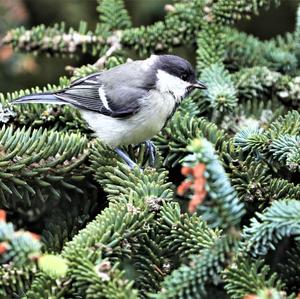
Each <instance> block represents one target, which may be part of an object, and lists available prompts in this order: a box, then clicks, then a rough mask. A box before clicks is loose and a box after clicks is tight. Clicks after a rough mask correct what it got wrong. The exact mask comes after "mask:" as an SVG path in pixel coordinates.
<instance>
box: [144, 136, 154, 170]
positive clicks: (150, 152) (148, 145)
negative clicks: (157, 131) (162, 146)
mask: <svg viewBox="0 0 300 299" xmlns="http://www.w3.org/2000/svg"><path fill="white" fill-rule="evenodd" d="M145 144H146V149H147V153H148V155H149V165H150V166H151V167H153V166H154V163H155V156H156V150H155V145H154V144H153V142H152V141H151V140H147V141H145Z"/></svg>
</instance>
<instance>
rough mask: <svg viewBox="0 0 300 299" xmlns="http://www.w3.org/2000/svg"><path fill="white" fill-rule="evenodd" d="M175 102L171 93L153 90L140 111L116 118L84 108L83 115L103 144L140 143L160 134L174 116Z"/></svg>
mask: <svg viewBox="0 0 300 299" xmlns="http://www.w3.org/2000/svg"><path fill="white" fill-rule="evenodd" d="M175 103H176V102H175V100H174V97H173V96H172V95H171V94H170V93H160V92H158V91H157V90H152V91H150V92H149V95H148V96H147V97H146V98H144V99H141V103H140V106H141V108H140V110H139V111H138V112H137V113H136V114H134V115H132V116H129V117H126V118H113V117H110V116H106V115H102V114H98V113H95V112H90V111H82V114H83V117H84V118H85V120H86V121H87V122H88V124H89V125H90V127H91V128H92V129H93V130H94V131H95V132H96V135H97V136H98V137H99V138H100V139H101V140H102V141H103V142H104V143H106V144H108V145H110V146H113V147H117V146H120V145H128V144H138V143H140V142H143V141H145V140H148V139H150V138H152V137H153V136H154V135H156V134H157V133H159V131H160V130H161V129H162V128H163V127H164V125H165V123H166V121H167V120H168V119H169V117H170V115H172V113H173V111H174V109H175Z"/></svg>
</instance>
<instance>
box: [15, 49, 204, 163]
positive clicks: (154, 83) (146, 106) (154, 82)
mask: <svg viewBox="0 0 300 299" xmlns="http://www.w3.org/2000/svg"><path fill="white" fill-rule="evenodd" d="M195 88H199V89H205V88H206V86H205V84H204V83H203V82H201V81H198V80H197V79H196V74H195V71H194V69H193V67H192V65H191V64H190V63H189V62H188V61H187V60H185V59H183V58H181V57H178V56H175V55H151V56H150V58H148V59H145V60H137V61H132V62H127V63H124V64H122V65H119V66H116V67H114V68H112V69H109V70H107V71H102V72H98V73H94V74H91V75H88V76H86V77H83V78H80V79H78V80H75V81H73V82H71V84H70V86H69V87H67V88H64V89H62V90H59V91H56V92H53V93H52V92H47V93H38V94H32V95H28V96H23V97H21V98H18V99H16V100H15V101H13V102H12V103H13V104H26V103H45V104H59V105H71V106H73V107H75V108H78V109H79V110H80V112H81V115H82V116H83V118H84V119H85V121H86V122H87V123H88V125H89V126H90V128H91V129H92V130H93V131H95V133H96V136H97V137H99V138H100V140H101V141H102V142H103V143H105V144H107V145H110V146H112V147H113V148H115V150H116V152H117V153H118V154H119V155H120V156H121V157H122V158H123V159H124V160H125V161H126V162H127V164H128V165H129V166H130V167H133V166H134V165H135V164H133V162H132V161H131V160H130V158H129V157H128V156H127V155H126V154H125V153H124V152H123V151H122V150H121V149H119V148H118V147H119V146H121V145H129V144H139V143H141V142H144V141H146V142H147V141H148V140H149V139H150V138H151V137H153V136H154V135H156V134H157V133H159V131H160V130H161V129H162V128H163V127H164V126H165V125H166V123H167V121H168V120H169V119H170V118H171V117H172V115H173V114H174V112H175V110H176V109H177V107H178V105H179V104H180V102H181V101H182V100H183V99H184V98H185V97H186V96H187V95H188V94H189V93H190V92H191V91H192V90H193V89H195ZM147 146H148V147H149V152H150V156H151V155H152V156H153V155H154V146H153V145H152V144H151V143H150V142H147ZM152 159H153V157H152Z"/></svg>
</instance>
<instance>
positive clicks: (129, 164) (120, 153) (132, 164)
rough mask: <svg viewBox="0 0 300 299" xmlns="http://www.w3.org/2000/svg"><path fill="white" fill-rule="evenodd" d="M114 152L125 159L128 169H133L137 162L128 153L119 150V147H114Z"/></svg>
mask: <svg viewBox="0 0 300 299" xmlns="http://www.w3.org/2000/svg"><path fill="white" fill-rule="evenodd" d="M115 152H116V153H117V154H118V155H119V156H120V157H121V158H122V159H123V160H124V161H125V163H126V164H127V165H128V166H129V168H130V169H133V168H134V167H135V166H137V164H136V163H135V162H133V161H132V160H131V159H130V158H129V157H128V155H127V154H126V153H125V152H124V151H123V150H121V149H120V148H115Z"/></svg>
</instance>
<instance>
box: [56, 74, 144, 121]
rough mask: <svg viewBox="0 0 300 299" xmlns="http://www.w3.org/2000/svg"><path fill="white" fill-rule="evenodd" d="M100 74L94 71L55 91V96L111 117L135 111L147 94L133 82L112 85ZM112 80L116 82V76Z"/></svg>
mask: <svg viewBox="0 0 300 299" xmlns="http://www.w3.org/2000/svg"><path fill="white" fill-rule="evenodd" d="M101 75H102V73H95V74H92V75H89V76H87V77H84V78H81V79H78V80H76V81H74V82H72V83H71V85H70V87H68V88H66V89H64V90H62V91H60V92H57V93H55V96H56V97H57V98H58V99H60V100H62V101H64V102H66V103H69V104H71V105H73V106H75V107H78V108H81V109H85V110H91V111H95V112H98V113H101V114H104V115H108V116H111V117H126V116H129V115H132V114H135V113H137V112H138V111H139V109H140V101H139V100H140V99H141V98H145V97H146V96H147V94H148V90H147V89H144V88H140V87H137V86H134V84H132V85H130V87H128V86H127V85H125V84H124V82H120V85H114V86H113V85H112V84H111V82H107V80H103V79H102V78H101V77H102V76H101ZM104 77H105V76H104ZM129 79H130V78H129ZM114 82H118V78H115V80H114ZM128 83H130V80H129V81H128Z"/></svg>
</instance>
